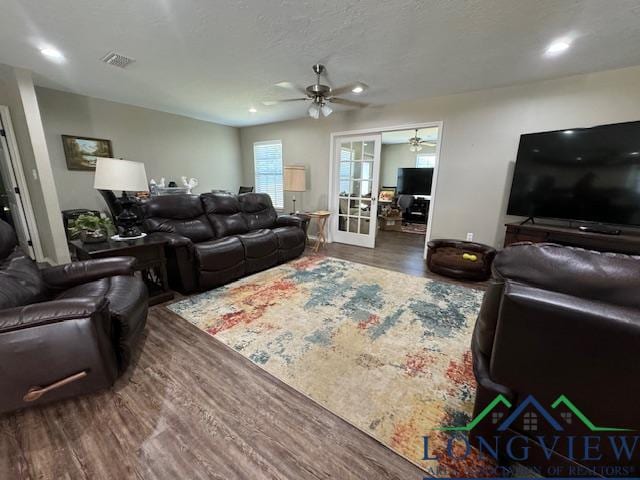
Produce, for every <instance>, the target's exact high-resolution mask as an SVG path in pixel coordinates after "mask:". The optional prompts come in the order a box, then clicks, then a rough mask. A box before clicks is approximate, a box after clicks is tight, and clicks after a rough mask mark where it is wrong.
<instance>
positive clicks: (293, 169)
mask: <svg viewBox="0 0 640 480" xmlns="http://www.w3.org/2000/svg"><path fill="white" fill-rule="evenodd" d="M306 189H307V179H306V175H305V167H304V165H289V166H286V167H284V190H285V191H286V192H304V191H305V190H306Z"/></svg>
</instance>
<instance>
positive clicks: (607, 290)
mask: <svg viewBox="0 0 640 480" xmlns="http://www.w3.org/2000/svg"><path fill="white" fill-rule="evenodd" d="M472 352H473V369H474V374H475V377H476V380H477V382H478V392H477V397H476V403H475V411H474V418H475V417H478V416H480V414H481V413H482V412H483V410H484V409H485V408H486V407H487V406H488V405H489V404H491V402H492V401H493V400H494V399H495V398H496V396H497V395H498V394H502V395H503V396H504V398H505V399H507V400H508V401H509V402H511V404H512V405H513V406H512V408H511V409H508V410H507V411H503V412H499V411H498V410H500V409H504V405H500V404H499V405H497V406H496V408H495V409H494V411H493V412H492V414H490V415H486V416H485V417H484V420H482V421H481V422H480V423H479V424H477V426H476V427H475V429H474V430H473V431H472V434H471V439H472V441H473V442H474V443H475V444H476V445H478V442H479V438H480V437H484V438H485V439H489V441H492V442H493V438H494V437H496V436H497V437H500V439H501V442H500V450H499V451H500V454H501V458H502V459H503V460H509V459H510V457H513V452H511V453H512V454H511V455H509V452H508V451H506V448H507V440H508V439H509V438H512V437H514V436H521V437H526V439H527V440H522V441H519V442H518V443H517V445H518V450H517V451H518V453H517V456H523V455H524V453H525V452H524V451H523V450H522V448H521V447H524V445H525V442H526V445H527V446H528V447H530V449H529V450H528V453H527V455H526V456H527V457H528V458H526V459H521V460H519V463H523V464H527V465H530V466H534V467H540V466H543V467H544V468H543V469H542V471H541V472H539V473H542V474H543V475H545V476H554V477H557V476H581V475H591V476H595V475H603V476H626V475H625V474H624V472H621V471H618V472H614V471H613V470H607V469H603V467H604V466H618V467H630V466H634V465H635V466H637V465H640V448H636V449H635V452H634V453H633V455H632V456H631V458H626V456H625V455H622V458H619V455H617V454H616V452H615V451H614V449H612V446H611V443H610V440H609V438H608V437H611V436H615V437H620V436H625V435H629V436H630V437H629V439H628V440H629V445H631V444H632V443H633V439H632V437H633V436H634V435H637V434H638V431H639V430H640V410H638V401H639V400H640V382H638V379H639V378H640V361H638V358H639V355H640V257H631V256H627V255H622V254H612V253H599V252H591V251H587V250H582V249H578V248H571V247H566V246H560V245H554V244H531V243H523V244H514V245H512V246H509V247H507V248H505V249H504V250H503V251H502V252H500V253H499V254H498V255H497V256H496V258H495V260H494V262H493V278H492V280H491V284H490V286H489V288H488V290H487V292H486V295H485V298H484V301H483V304H482V308H481V310H480V314H479V317H478V320H477V323H476V327H475V331H474V335H473V341H472ZM530 395H532V396H533V398H535V400H537V402H538V404H539V405H540V406H541V407H542V408H543V409H544V410H545V411H546V413H548V416H545V415H544V414H543V413H542V412H541V411H539V409H534V411H531V412H528V413H527V412H525V411H523V412H522V413H523V415H520V416H519V417H518V418H511V419H509V421H508V422H507V423H508V425H506V424H502V422H503V421H507V420H506V418H508V417H505V416H508V415H509V414H510V413H512V410H513V408H517V405H520V404H522V403H523V401H525V400H526V399H527V397H529V396H530ZM562 395H564V399H567V400H568V401H569V402H570V403H569V402H567V401H565V400H564V399H563V397H561V396H562ZM570 404H571V405H573V406H574V407H576V408H577V409H578V410H579V411H580V412H581V414H582V415H584V417H585V418H586V419H588V421H585V420H584V418H581V415H578V414H577V413H576V411H575V410H572V409H571V408H569V406H570ZM496 409H497V410H496ZM527 415H528V417H527ZM523 417H524V418H523ZM550 419H551V420H550ZM554 421H555V423H554ZM589 422H590V423H591V426H589ZM501 425H502V426H503V429H502V430H500V426H501ZM593 426H595V427H596V428H595V430H594V429H593V428H592V427H593ZM558 427H559V428H558ZM599 428H600V430H599ZM616 428H622V429H629V430H630V431H628V432H627V431H620V430H615V429H616ZM602 429H604V430H602ZM571 436H573V437H574V439H573V440H571V441H570V440H569V437H571ZM540 437H542V441H541V440H540ZM555 437H558V439H559V440H558V441H555ZM586 437H594V438H591V439H587V440H585V438H586ZM615 441H616V442H618V445H619V444H620V443H619V442H620V441H621V440H619V439H616V440H615ZM542 442H544V445H543V444H542ZM585 442H588V443H589V444H590V445H594V444H598V450H597V451H596V450H593V449H592V450H588V451H587V450H585V445H584V443H585ZM570 443H572V445H570ZM512 446H513V444H512ZM545 447H546V448H545ZM585 452H587V455H586V456H585ZM598 455H601V456H600V457H599V458H597V459H593V458H595V457H598ZM550 466H552V467H557V468H558V469H559V470H554V469H551V470H550V469H549V467H550ZM584 468H586V469H589V470H584ZM545 469H546V470H545ZM571 469H573V470H571ZM634 474H637V472H635V473H634Z"/></svg>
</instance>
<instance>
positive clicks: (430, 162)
mask: <svg viewBox="0 0 640 480" xmlns="http://www.w3.org/2000/svg"><path fill="white" fill-rule="evenodd" d="M435 166H436V156H435V155H417V156H416V168H434V167H435Z"/></svg>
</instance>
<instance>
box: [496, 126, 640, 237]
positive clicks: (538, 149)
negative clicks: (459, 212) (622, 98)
mask: <svg viewBox="0 0 640 480" xmlns="http://www.w3.org/2000/svg"><path fill="white" fill-rule="evenodd" d="M507 214H509V215H518V216H523V217H530V218H553V219H563V220H576V221H584V222H594V223H609V224H615V225H633V226H640V121H638V122H627V123H617V124H612V125H601V126H597V127H592V128H575V129H569V130H558V131H553V132H542V133H529V134H525V135H522V136H521V137H520V146H519V148H518V157H517V160H516V166H515V170H514V175H513V182H512V184H511V195H510V197H509V206H508V208H507Z"/></svg>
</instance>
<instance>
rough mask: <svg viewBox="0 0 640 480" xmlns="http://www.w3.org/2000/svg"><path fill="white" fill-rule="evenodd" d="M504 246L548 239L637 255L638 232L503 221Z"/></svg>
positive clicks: (639, 235) (604, 250)
mask: <svg viewBox="0 0 640 480" xmlns="http://www.w3.org/2000/svg"><path fill="white" fill-rule="evenodd" d="M506 227H507V234H506V236H505V239H504V246H505V247H506V246H507V245H511V244H512V243H516V242H534V243H541V242H550V243H559V244H561V245H570V246H573V247H581V248H586V249H588V250H597V251H601V252H616V253H626V254H630V255H640V232H636V231H631V230H626V231H623V232H622V233H621V234H620V235H606V234H602V233H594V232H582V231H580V230H578V228H577V227H573V228H572V227H564V226H559V225H545V224H523V225H521V224H519V223H507V224H506Z"/></svg>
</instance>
